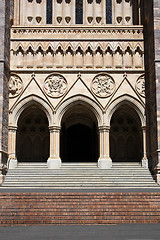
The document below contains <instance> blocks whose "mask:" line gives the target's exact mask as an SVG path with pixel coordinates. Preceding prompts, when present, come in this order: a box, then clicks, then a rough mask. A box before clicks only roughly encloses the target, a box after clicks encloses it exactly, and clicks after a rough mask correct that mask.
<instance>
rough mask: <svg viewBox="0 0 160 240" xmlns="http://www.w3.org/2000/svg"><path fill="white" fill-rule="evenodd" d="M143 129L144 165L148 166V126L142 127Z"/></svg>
mask: <svg viewBox="0 0 160 240" xmlns="http://www.w3.org/2000/svg"><path fill="white" fill-rule="evenodd" d="M142 131H143V158H142V167H144V168H148V159H147V149H146V127H145V126H144V127H142Z"/></svg>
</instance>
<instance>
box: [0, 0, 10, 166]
mask: <svg viewBox="0 0 160 240" xmlns="http://www.w3.org/2000/svg"><path fill="white" fill-rule="evenodd" d="M9 48H10V5H9V4H8V1H7V0H5V1H2V0H1V2H0V153H1V160H0V162H1V163H5V161H6V159H7V152H8V79H9V75H10V67H9V61H10V59H9Z"/></svg>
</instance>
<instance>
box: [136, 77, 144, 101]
mask: <svg viewBox="0 0 160 240" xmlns="http://www.w3.org/2000/svg"><path fill="white" fill-rule="evenodd" d="M135 88H136V91H137V92H138V94H139V95H140V96H141V97H145V75H142V76H140V77H139V78H138V79H137V81H136V86H135Z"/></svg>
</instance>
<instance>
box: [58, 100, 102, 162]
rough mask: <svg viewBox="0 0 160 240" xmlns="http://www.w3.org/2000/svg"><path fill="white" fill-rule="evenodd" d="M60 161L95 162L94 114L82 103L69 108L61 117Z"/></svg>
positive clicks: (96, 137) (96, 149) (96, 151)
mask: <svg viewBox="0 0 160 240" xmlns="http://www.w3.org/2000/svg"><path fill="white" fill-rule="evenodd" d="M60 154H61V159H62V162H97V160H98V132H97V122H96V119H95V116H94V114H93V113H92V112H90V111H89V110H88V109H87V108H85V107H84V106H83V105H80V104H79V105H77V106H75V107H74V108H72V109H70V110H69V111H68V112H67V113H66V114H65V115H64V117H63V119H62V132H61V151H60Z"/></svg>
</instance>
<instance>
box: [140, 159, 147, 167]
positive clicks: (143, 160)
mask: <svg viewBox="0 0 160 240" xmlns="http://www.w3.org/2000/svg"><path fill="white" fill-rule="evenodd" d="M141 166H142V167H143V168H148V159H147V158H142V162H141Z"/></svg>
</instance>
